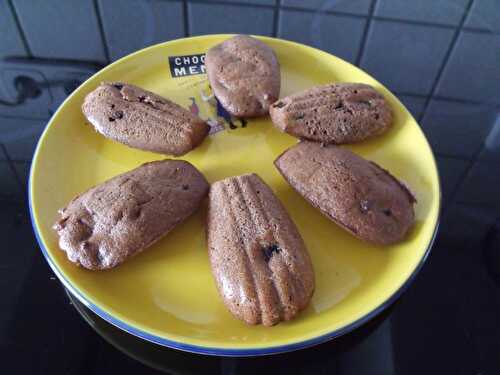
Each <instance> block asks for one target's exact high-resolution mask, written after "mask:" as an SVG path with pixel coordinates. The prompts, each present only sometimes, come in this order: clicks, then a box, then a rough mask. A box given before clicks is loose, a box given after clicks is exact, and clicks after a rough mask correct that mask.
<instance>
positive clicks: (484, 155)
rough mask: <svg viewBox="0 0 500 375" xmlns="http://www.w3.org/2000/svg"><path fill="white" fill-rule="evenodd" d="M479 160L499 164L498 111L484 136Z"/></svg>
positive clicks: (499, 123) (499, 126) (499, 130)
mask: <svg viewBox="0 0 500 375" xmlns="http://www.w3.org/2000/svg"><path fill="white" fill-rule="evenodd" d="M479 159H481V160H486V161H494V162H497V163H499V164H500V110H497V114H496V120H495V123H494V124H493V126H492V127H491V130H490V132H489V134H488V135H487V136H486V140H485V142H484V148H483V150H482V151H481V154H480V155H479Z"/></svg>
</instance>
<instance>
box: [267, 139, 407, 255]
mask: <svg viewBox="0 0 500 375" xmlns="http://www.w3.org/2000/svg"><path fill="white" fill-rule="evenodd" d="M274 163H275V165H276V167H277V168H278V170H279V171H280V173H281V174H282V175H283V177H284V178H285V179H286V180H287V181H288V183H289V184H290V185H291V186H292V187H293V188H294V189H295V190H296V191H297V192H298V193H299V194H301V195H302V196H303V197H304V198H305V199H306V200H307V201H308V202H309V203H311V204H312V205H313V206H314V207H316V208H318V209H319V210H320V211H321V212H322V213H323V214H324V215H325V216H327V217H328V218H330V219H331V220H333V221H334V222H335V223H337V224H339V225H340V226H341V227H343V228H344V229H346V230H348V231H349V232H351V233H352V234H354V235H355V236H357V237H359V238H361V239H363V240H366V241H369V242H372V243H375V244H378V245H390V244H393V243H396V242H399V241H402V240H403V239H404V238H405V236H406V235H407V233H408V231H409V230H410V228H411V226H412V225H413V221H414V218H415V214H414V210H413V204H414V203H415V202H416V200H415V197H414V196H413V194H412V193H411V192H410V191H409V190H408V188H407V187H406V186H405V185H404V184H403V183H401V182H400V181H398V180H397V179H396V178H395V177H394V176H392V175H391V174H390V173H389V172H388V171H386V170H385V169H383V168H381V167H379V166H378V165H377V164H375V163H373V162H371V161H368V160H366V159H363V158H362V157H360V156H358V155H356V154H354V153H352V152H351V151H349V150H347V149H346V148H342V147H338V146H334V145H330V146H322V145H321V144H319V143H315V142H307V141H303V142H300V143H298V144H297V145H295V146H293V147H291V148H290V149H288V150H287V151H285V152H284V153H283V154H282V155H281V156H279V157H278V158H277V159H276V161H275V162H274Z"/></svg>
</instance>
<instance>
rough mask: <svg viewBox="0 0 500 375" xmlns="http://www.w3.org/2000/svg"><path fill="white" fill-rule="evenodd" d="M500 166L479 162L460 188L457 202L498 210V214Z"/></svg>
mask: <svg viewBox="0 0 500 375" xmlns="http://www.w3.org/2000/svg"><path fill="white" fill-rule="evenodd" d="M499 186H500V164H498V163H490V162H482V161H479V162H477V163H475V164H474V166H473V167H472V169H471V170H470V172H469V173H468V174H467V178H466V179H465V181H464V183H463V184H462V185H461V186H460V189H459V191H458V196H457V201H459V202H461V203H467V204H474V205H480V206H484V207H490V208H494V209H496V210H498V212H499V213H500V193H499Z"/></svg>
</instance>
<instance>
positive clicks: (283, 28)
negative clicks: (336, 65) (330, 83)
mask: <svg viewBox="0 0 500 375" xmlns="http://www.w3.org/2000/svg"><path fill="white" fill-rule="evenodd" d="M365 23H366V20H364V19H361V18H350V17H342V16H336V15H333V14H324V13H303V12H300V11H295V10H280V15H279V28H278V36H280V37H281V38H285V39H290V40H293V41H296V42H300V43H304V44H308V45H311V46H313V47H317V48H320V49H322V50H325V51H327V52H330V53H332V54H334V55H337V56H339V57H341V58H343V59H345V60H347V61H351V62H354V61H355V60H356V56H357V54H358V51H359V48H360V45H361V38H362V36H363V30H364V27H365ZM298 25H300V27H297V26H298Z"/></svg>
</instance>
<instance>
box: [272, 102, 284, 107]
mask: <svg viewBox="0 0 500 375" xmlns="http://www.w3.org/2000/svg"><path fill="white" fill-rule="evenodd" d="M285 105H286V104H285V103H283V102H278V103H275V104H273V107H274V108H283V107H284V106H285Z"/></svg>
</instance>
